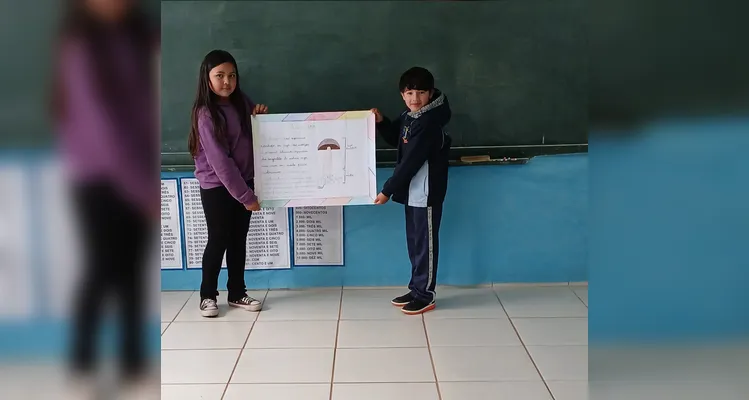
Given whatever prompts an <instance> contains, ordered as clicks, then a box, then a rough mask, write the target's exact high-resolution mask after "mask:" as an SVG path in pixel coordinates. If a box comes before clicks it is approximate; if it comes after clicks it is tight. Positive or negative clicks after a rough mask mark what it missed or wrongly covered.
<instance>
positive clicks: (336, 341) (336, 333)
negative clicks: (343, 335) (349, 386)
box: [328, 286, 343, 400]
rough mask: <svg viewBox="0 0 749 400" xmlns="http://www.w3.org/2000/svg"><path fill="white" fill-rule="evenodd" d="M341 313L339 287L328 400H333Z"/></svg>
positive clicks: (341, 305)
mask: <svg viewBox="0 0 749 400" xmlns="http://www.w3.org/2000/svg"><path fill="white" fill-rule="evenodd" d="M342 313H343V286H341V297H340V299H339V302H338V320H337V321H336V326H335V342H334V343H333V368H331V371H330V393H329V394H328V399H329V400H333V381H334V379H335V359H336V354H337V353H338V332H339V331H340V330H341V314H342Z"/></svg>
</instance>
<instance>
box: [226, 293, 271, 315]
mask: <svg viewBox="0 0 749 400" xmlns="http://www.w3.org/2000/svg"><path fill="white" fill-rule="evenodd" d="M229 305H230V306H232V307H239V308H244V309H245V310H247V311H260V309H261V308H263V304H262V303H260V301H259V300H255V299H253V298H252V297H250V296H244V297H242V298H241V299H239V300H235V301H229Z"/></svg>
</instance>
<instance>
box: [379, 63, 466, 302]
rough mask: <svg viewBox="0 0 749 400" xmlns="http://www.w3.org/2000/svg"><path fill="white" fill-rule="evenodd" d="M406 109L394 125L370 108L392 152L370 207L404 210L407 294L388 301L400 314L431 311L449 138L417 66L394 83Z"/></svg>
mask: <svg viewBox="0 0 749 400" xmlns="http://www.w3.org/2000/svg"><path fill="white" fill-rule="evenodd" d="M399 88H400V92H401V97H403V101H404V102H405V103H406V106H407V107H408V111H404V112H403V113H402V114H401V115H400V116H399V117H398V118H397V119H396V120H395V121H390V120H388V119H387V118H386V117H384V116H383V115H382V114H380V112H379V110H377V109H376V108H375V109H372V112H373V113H374V114H375V120H376V122H377V132H379V134H380V136H382V138H383V139H385V141H386V142H388V143H389V144H390V145H391V146H393V147H397V148H398V158H397V163H396V166H395V171H393V176H392V177H390V179H388V180H387V182H385V185H384V186H383V187H382V192H381V193H380V194H378V195H377V199H376V200H375V204H385V203H387V201H388V200H389V199H390V198H391V197H392V199H393V201H395V202H397V203H401V204H403V205H405V208H406V243H407V245H408V256H409V258H410V259H411V282H409V284H408V288H409V289H410V292H409V293H407V294H405V295H403V296H399V297H396V298H395V299H393V300H392V303H393V305H395V306H398V307H402V309H401V310H402V311H403V312H404V313H406V314H411V315H416V314H421V313H424V312H426V311H429V310H432V309H434V300H435V292H434V289H435V286H436V278H437V258H438V257H437V256H438V254H439V230H440V221H441V219H442V203H443V202H444V200H445V194H446V192H447V167H448V161H449V152H450V143H451V139H450V137H449V136H448V135H447V133H446V132H445V129H444V128H445V125H447V123H448V122H449V121H450V116H451V112H450V106H449V104H448V103H447V97H445V95H444V94H443V93H442V92H440V91H439V90H437V89H435V88H434V77H433V76H432V74H431V73H430V72H429V71H428V70H426V69H424V68H420V67H413V68H411V69H409V70H408V71H406V72H404V73H403V75H401V78H400V84H399Z"/></svg>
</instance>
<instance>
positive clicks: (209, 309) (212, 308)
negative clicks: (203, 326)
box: [200, 299, 218, 318]
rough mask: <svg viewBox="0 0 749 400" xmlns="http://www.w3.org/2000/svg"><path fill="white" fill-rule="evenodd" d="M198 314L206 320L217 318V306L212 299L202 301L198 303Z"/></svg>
mask: <svg viewBox="0 0 749 400" xmlns="http://www.w3.org/2000/svg"><path fill="white" fill-rule="evenodd" d="M200 314H201V315H202V316H204V317H207V318H214V317H217V316H218V304H216V300H213V299H203V301H201V302H200Z"/></svg>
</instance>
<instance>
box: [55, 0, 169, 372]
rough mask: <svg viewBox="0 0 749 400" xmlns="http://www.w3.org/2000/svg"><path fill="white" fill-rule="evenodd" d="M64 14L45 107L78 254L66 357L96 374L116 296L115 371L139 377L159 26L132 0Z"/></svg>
mask: <svg viewBox="0 0 749 400" xmlns="http://www.w3.org/2000/svg"><path fill="white" fill-rule="evenodd" d="M65 12H66V14H65V17H64V20H63V23H62V25H61V29H60V31H59V37H58V38H57V46H56V49H57V52H56V54H55V60H54V62H55V68H54V77H53V92H52V103H51V113H52V120H53V124H54V125H53V126H54V129H55V133H56V134H57V135H58V139H59V146H60V153H61V155H62V158H63V163H64V167H65V172H66V174H67V175H68V178H69V181H70V182H71V183H72V188H71V189H72V193H73V196H74V201H75V206H76V212H77V219H78V221H77V222H78V223H79V226H80V232H81V233H82V240H83V253H84V261H83V265H82V273H81V275H80V276H81V280H80V281H79V282H78V286H76V288H75V289H76V291H75V298H74V304H73V307H72V310H73V311H72V314H73V315H71V317H72V323H73V325H72V332H71V333H72V334H71V338H72V343H71V349H70V365H71V368H72V372H73V374H74V376H75V377H76V378H78V379H80V378H83V381H84V382H85V381H90V380H92V379H93V377H94V375H95V373H96V370H97V349H96V347H97V343H98V333H99V330H100V327H101V325H102V324H101V322H102V321H103V320H104V318H103V317H104V313H103V311H104V310H103V307H104V305H105V304H106V303H107V302H108V301H110V300H115V301H116V303H115V304H116V306H117V307H118V308H117V310H118V312H119V313H118V317H119V320H118V322H119V323H120V325H119V329H120V334H119V335H118V338H119V339H120V343H119V346H120V347H119V355H120V357H119V367H120V368H119V371H120V374H121V375H120V377H121V379H122V380H123V381H124V382H126V383H129V382H143V379H142V378H145V376H144V373H145V372H146V367H147V362H146V354H145V353H146V350H145V341H144V339H145V329H144V327H145V324H144V323H143V320H144V318H145V311H146V310H145V309H144V308H145V307H144V305H145V304H144V303H145V293H144V287H145V286H144V272H145V271H144V265H145V264H146V253H147V252H148V250H149V246H150V245H151V240H152V239H155V236H154V235H153V233H154V231H153V227H154V226H155V223H156V220H158V219H159V218H160V201H159V193H160V191H159V172H158V171H159V169H158V168H159V161H160V155H159V145H160V138H159V135H158V131H157V129H158V127H157V124H158V114H157V113H158V108H157V95H158V93H157V88H156V85H157V82H158V79H157V78H158V76H157V70H156V68H155V63H154V60H155V57H154V56H155V55H156V53H157V50H158V44H159V37H158V27H154V26H152V25H151V24H150V21H149V20H148V18H147V16H146V14H145V13H144V12H142V11H141V9H140V8H139V4H137V2H136V1H135V0H68V1H67V2H66V10H65ZM136 386H137V385H136Z"/></svg>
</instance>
